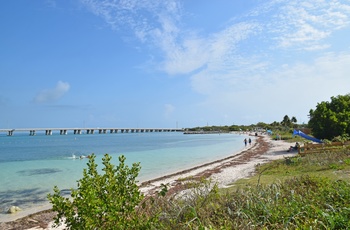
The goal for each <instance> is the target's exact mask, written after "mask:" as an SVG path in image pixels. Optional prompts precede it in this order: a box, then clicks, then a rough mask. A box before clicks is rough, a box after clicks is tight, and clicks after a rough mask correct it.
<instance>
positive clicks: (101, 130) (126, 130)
mask: <svg viewBox="0 0 350 230" xmlns="http://www.w3.org/2000/svg"><path fill="white" fill-rule="evenodd" d="M1 132H5V133H7V136H13V135H14V133H15V132H28V133H29V136H35V135H36V134H37V133H43V134H45V135H52V134H53V132H57V133H58V134H60V135H67V134H68V133H70V134H76V135H79V134H94V133H98V134H106V133H152V132H184V130H183V129H178V128H25V129H0V133H1Z"/></svg>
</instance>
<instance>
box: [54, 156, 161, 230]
mask: <svg viewBox="0 0 350 230" xmlns="http://www.w3.org/2000/svg"><path fill="white" fill-rule="evenodd" d="M110 160H111V157H110V156H109V155H108V154H106V155H105V156H104V157H103V159H102V162H103V165H104V168H103V169H102V170H103V171H104V174H103V175H100V174H99V173H98V170H97V164H95V155H94V154H93V155H92V156H91V158H90V159H89V162H88V164H87V165H88V169H84V171H83V178H82V179H80V180H78V188H77V189H76V190H74V189H72V190H71V198H72V199H69V198H67V197H63V196H61V194H60V190H59V189H58V187H57V186H55V187H54V194H48V199H49V200H50V202H51V203H52V205H53V208H52V209H53V211H56V212H57V216H56V217H55V224H56V225H59V224H60V221H63V222H65V224H66V225H67V227H68V228H69V229H150V228H152V225H153V224H155V223H156V218H152V217H147V215H146V214H143V213H142V210H141V208H142V207H138V205H139V204H140V202H141V201H142V200H143V195H142V194H141V192H140V191H139V188H138V186H137V184H136V183H137V181H136V177H137V176H138V173H139V171H140V169H141V167H140V165H139V163H134V164H133V165H132V167H131V168H129V167H128V166H127V165H125V157H124V156H123V155H122V156H120V157H119V165H118V166H117V167H115V166H114V165H112V164H111V163H110Z"/></svg>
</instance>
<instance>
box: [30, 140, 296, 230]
mask: <svg viewBox="0 0 350 230" xmlns="http://www.w3.org/2000/svg"><path fill="white" fill-rule="evenodd" d="M263 138H264V140H265V141H266V142H268V143H269V147H270V149H269V150H268V151H267V152H266V153H264V154H263V155H260V156H257V157H255V158H252V159H250V160H249V161H248V162H243V163H242V162H241V163H240V164H238V165H234V166H231V167H225V168H222V169H221V170H220V171H219V172H216V173H214V174H212V175H211V177H210V178H211V179H212V181H213V182H217V183H218V186H219V187H227V186H229V185H230V184H231V183H233V182H235V181H237V180H238V179H241V178H246V177H249V176H251V175H252V173H253V172H254V170H255V165H257V164H259V163H260V164H262V163H266V162H268V161H272V160H276V159H280V158H283V157H290V156H294V155H296V154H297V152H291V153H289V152H287V150H288V149H289V147H290V145H291V143H287V142H284V141H274V140H271V139H270V137H268V136H264V137H263ZM258 147H259V146H257V145H253V146H252V147H251V149H254V148H258ZM238 157H239V156H237V157H232V158H230V159H226V160H223V161H220V162H216V163H212V164H207V165H205V166H201V167H196V168H195V169H193V170H189V171H188V172H186V173H179V174H176V175H173V176H169V177H166V178H164V179H159V180H155V181H152V182H151V183H149V184H148V185H147V186H144V187H141V191H142V192H144V193H145V194H147V193H150V192H152V191H154V190H157V189H159V188H160V186H161V184H166V185H168V186H172V185H174V184H175V183H176V181H177V180H178V179H180V178H186V177H190V176H195V175H197V174H199V173H202V172H204V171H206V170H212V169H215V168H217V167H220V166H222V165H224V164H227V163H230V162H232V161H235V160H237V158H238ZM51 225H52V223H50V224H49V226H48V227H47V228H46V230H58V229H64V226H60V227H59V228H52V227H51ZM30 230H44V229H43V228H40V227H36V228H31V229H30Z"/></svg>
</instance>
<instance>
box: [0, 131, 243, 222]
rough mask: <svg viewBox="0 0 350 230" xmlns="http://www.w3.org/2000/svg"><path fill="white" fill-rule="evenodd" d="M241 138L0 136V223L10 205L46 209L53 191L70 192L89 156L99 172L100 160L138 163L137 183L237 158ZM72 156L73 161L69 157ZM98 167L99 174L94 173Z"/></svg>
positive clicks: (136, 134) (153, 134)
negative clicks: (109, 158) (93, 157)
mask: <svg viewBox="0 0 350 230" xmlns="http://www.w3.org/2000/svg"><path fill="white" fill-rule="evenodd" d="M244 138H245V137H244V136H240V135H236V134H220V135H219V134H205V135H184V134H182V133H173V132H169V133H116V134H93V135H86V134H85V135H84V134H81V135H73V134H68V135H59V134H53V135H52V136H45V135H39V134H38V135H36V136H28V135H24V134H16V135H15V136H11V137H9V136H4V135H2V136H0V221H1V220H2V219H3V218H5V217H6V215H8V214H5V212H6V211H7V210H8V208H9V207H10V206H12V205H15V206H19V207H21V208H22V209H26V210H28V209H31V208H36V207H40V206H42V205H45V204H47V199H46V195H47V194H48V193H52V189H53V186H54V185H57V186H58V187H59V189H61V190H63V191H67V192H68V191H69V189H70V188H74V187H76V181H77V180H78V179H80V178H81V177H82V171H83V168H86V167H87V166H86V163H87V161H88V159H86V158H85V159H79V157H80V156H82V155H84V156H87V155H89V154H91V153H94V154H95V155H96V163H97V164H98V165H99V166H100V167H101V159H102V157H103V155H104V154H106V153H108V154H110V155H111V156H112V163H113V164H115V165H117V164H118V156H120V155H121V154H123V155H125V157H126V159H127V163H128V164H129V165H131V164H132V163H133V162H140V163H141V167H142V168H141V172H140V175H139V177H138V180H139V181H145V180H149V179H154V178H157V177H160V176H164V175H166V174H170V173H174V172H178V171H181V170H184V169H188V168H191V167H193V166H196V165H200V164H203V163H207V162H211V161H214V160H217V159H221V158H224V157H227V156H228V155H230V154H234V153H237V152H239V151H240V150H241V149H243V148H244V144H243V139H244ZM74 156H75V157H74ZM100 167H99V168H100Z"/></svg>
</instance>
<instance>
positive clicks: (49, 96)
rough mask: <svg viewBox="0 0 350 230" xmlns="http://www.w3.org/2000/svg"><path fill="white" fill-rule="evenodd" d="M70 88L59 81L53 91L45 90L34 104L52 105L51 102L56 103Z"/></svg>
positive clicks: (35, 99)
mask: <svg viewBox="0 0 350 230" xmlns="http://www.w3.org/2000/svg"><path fill="white" fill-rule="evenodd" d="M69 88H70V85H69V83H67V82H63V81H58V82H57V85H56V87H55V88H53V89H45V90H42V91H41V92H40V93H39V94H38V95H37V96H36V97H35V98H34V102H36V103H50V102H55V101H57V100H58V99H60V98H61V97H63V95H64V94H65V93H67V92H68V90H69Z"/></svg>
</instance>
